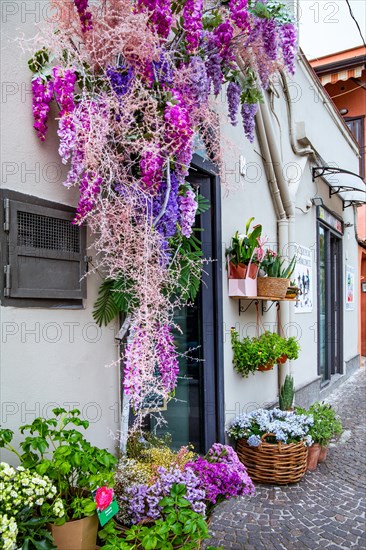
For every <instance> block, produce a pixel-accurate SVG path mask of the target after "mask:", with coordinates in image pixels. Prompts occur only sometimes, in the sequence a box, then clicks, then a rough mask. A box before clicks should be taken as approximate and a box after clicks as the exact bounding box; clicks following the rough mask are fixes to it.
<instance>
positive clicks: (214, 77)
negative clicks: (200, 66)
mask: <svg viewBox="0 0 366 550" xmlns="http://www.w3.org/2000/svg"><path fill="white" fill-rule="evenodd" d="M221 61H222V59H221V56H220V55H219V54H218V53H217V52H216V51H214V50H213V51H211V52H209V54H208V56H207V62H206V68H207V76H208V77H209V78H210V80H211V82H212V84H213V89H214V94H215V95H219V93H220V92H221V88H222V71H221Z"/></svg>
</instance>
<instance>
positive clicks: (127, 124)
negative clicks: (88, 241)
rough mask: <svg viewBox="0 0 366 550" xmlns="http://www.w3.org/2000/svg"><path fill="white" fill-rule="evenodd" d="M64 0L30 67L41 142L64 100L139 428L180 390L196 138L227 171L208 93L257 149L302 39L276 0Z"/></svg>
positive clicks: (192, 281)
mask: <svg viewBox="0 0 366 550" xmlns="http://www.w3.org/2000/svg"><path fill="white" fill-rule="evenodd" d="M54 4H56V5H57V6H59V7H60V10H59V11H58V13H60V14H61V15H62V17H61V18H60V20H59V21H57V24H51V23H50V24H49V25H48V26H46V27H45V29H44V31H43V39H44V44H45V47H44V48H43V49H42V50H39V51H38V52H37V53H36V54H35V55H34V56H33V58H32V60H31V61H30V63H29V65H30V68H31V69H32V70H33V72H34V79H33V84H32V90H33V112H34V118H35V123H34V127H35V129H36V130H37V135H38V137H39V138H40V139H41V140H42V141H43V140H44V139H45V135H46V132H47V125H46V123H47V118H48V114H49V106H50V102H51V99H52V97H54V99H55V101H56V102H57V104H58V106H59V109H60V112H59V116H58V118H59V127H58V135H59V138H60V146H59V154H60V156H61V158H62V161H63V162H64V163H69V165H70V169H69V173H68V176H67V179H66V182H65V185H66V186H71V185H78V186H79V190H80V200H79V204H78V206H77V214H76V217H75V220H74V223H76V224H82V223H87V224H88V225H89V227H90V229H91V231H92V232H93V233H94V235H95V248H96V251H97V252H98V253H100V255H99V257H100V265H99V267H100V268H101V269H104V272H105V276H106V279H105V281H104V283H103V284H102V286H101V289H100V295H99V298H98V302H97V304H96V309H95V312H94V314H95V318H96V320H97V321H98V322H100V323H103V322H105V323H107V322H109V321H110V320H111V319H113V318H114V317H115V316H116V315H117V314H118V313H119V312H121V311H123V312H125V313H126V314H127V315H128V316H129V317H130V319H131V327H130V337H129V341H128V345H127V348H126V354H125V365H126V366H125V391H126V393H128V394H129V395H130V396H131V402H132V405H133V407H134V410H135V412H136V413H137V418H138V420H139V421H140V420H141V417H142V415H143V414H144V412H143V411H144V399H145V398H146V396H148V395H150V394H151V387H152V386H153V387H154V392H155V393H156V396H157V399H161V398H164V399H169V398H170V397H171V396H172V394H173V393H174V388H175V385H176V382H177V376H178V358H177V355H176V351H175V348H174V342H173V336H172V329H173V328H174V322H173V313H174V309H175V308H176V307H181V306H182V305H184V304H185V303H186V300H187V298H188V297H190V298H191V299H193V298H194V295H195V293H196V292H197V291H198V286H199V279H200V271H201V256H200V255H201V252H200V249H199V241H197V239H196V237H195V235H194V229H195V228H194V225H195V220H196V215H197V213H198V212H200V211H202V209H203V208H204V201H203V199H202V197H200V196H199V195H198V194H197V190H195V189H193V188H191V187H189V186H188V185H187V184H186V182H185V177H186V175H187V174H188V169H189V166H190V163H191V160H192V155H193V152H194V146H195V139H196V138H197V137H198V136H200V139H201V142H202V144H203V145H204V147H205V149H206V152H207V156H208V157H209V158H210V159H211V160H212V161H213V162H215V163H216V164H217V166H218V168H219V169H220V167H221V156H220V142H219V140H220V138H219V131H218V128H217V124H218V122H217V116H216V114H215V112H214V108H213V105H212V104H211V100H210V92H211V91H212V92H213V93H214V95H218V94H219V93H220V92H221V89H222V86H223V85H224V84H227V98H228V107H229V109H228V117H229V120H230V122H231V124H233V125H234V126H235V125H236V124H237V123H238V116H239V114H238V113H239V111H240V112H241V118H242V120H243V126H244V133H245V135H246V136H247V138H248V139H249V140H250V141H251V142H252V141H253V140H254V117H255V113H256V111H257V105H258V102H260V101H261V97H262V96H261V90H262V88H263V87H264V88H265V87H266V86H268V82H269V79H270V76H271V75H272V74H273V73H274V72H275V71H276V70H278V69H279V68H283V67H286V68H287V69H288V71H289V72H290V73H291V74H293V72H294V60H295V54H296V31H295V27H294V25H293V24H292V22H291V18H290V17H289V15H288V13H287V11H286V9H285V8H284V6H283V5H281V4H279V3H275V2H273V1H270V0H268V1H265V0H263V2H259V1H255V0H230V2H229V5H228V7H214V8H209V9H205V10H204V8H203V1H202V0H186V1H184V0H180V1H179V2H171V1H170V0H137V1H136V2H135V1H133V0H101V2H100V4H99V5H98V6H90V5H89V4H88V1H87V0H74V6H73V5H72V3H67V6H66V5H64V3H63V2H62V1H61V0H54ZM69 4H71V5H69ZM51 52H52V55H51ZM237 59H240V66H241V67H242V68H244V70H242V72H241V74H240V73H239V71H238V67H237V64H236V60H237ZM197 243H198V244H197ZM157 373H158V374H157Z"/></svg>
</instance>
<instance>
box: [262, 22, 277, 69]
mask: <svg viewBox="0 0 366 550" xmlns="http://www.w3.org/2000/svg"><path fill="white" fill-rule="evenodd" d="M262 36H263V47H264V51H265V52H266V54H267V56H268V57H269V59H271V60H272V61H276V59H277V25H276V22H275V21H274V20H273V19H265V20H263V21H262Z"/></svg>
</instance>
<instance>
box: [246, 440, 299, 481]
mask: <svg viewBox="0 0 366 550" xmlns="http://www.w3.org/2000/svg"><path fill="white" fill-rule="evenodd" d="M272 435H273V434H265V435H263V436H262V437H261V439H262V443H261V444H260V445H259V446H258V447H250V446H249V445H248V444H247V442H246V439H239V440H238V441H237V448H236V451H237V453H238V457H239V458H240V460H241V462H242V463H243V464H244V465H245V466H246V468H247V470H248V474H249V475H250V477H251V478H252V480H253V481H256V482H258V483H273V484H275V485H286V484H288V483H297V482H298V481H300V479H301V478H302V477H303V476H304V474H305V472H306V462H307V456H308V448H307V447H306V446H305V445H304V443H303V442H302V441H300V442H299V443H289V444H283V443H267V442H266V438H267V437H269V436H272Z"/></svg>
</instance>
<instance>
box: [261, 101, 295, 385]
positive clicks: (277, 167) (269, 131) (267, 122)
mask: <svg viewBox="0 0 366 550" xmlns="http://www.w3.org/2000/svg"><path fill="white" fill-rule="evenodd" d="M260 111H261V113H262V117H263V123H264V127H265V131H266V135H267V142H268V148H269V152H270V155H271V159H272V163H273V168H274V172H275V175H276V180H277V184H278V188H279V190H280V193H281V198H282V203H283V206H284V209H285V212H286V216H287V219H286V220H279V222H278V244H279V250H280V253H281V252H283V251H284V250H286V251H287V249H288V245H289V242H290V235H289V226H290V225H291V226H292V227H294V220H295V207H294V204H293V202H292V200H291V196H290V191H289V187H288V183H287V182H286V181H285V178H284V175H283V172H282V162H281V157H280V154H279V151H278V149H277V145H276V137H275V134H274V131H273V128H272V121H271V117H270V113H269V109H268V106H267V104H266V102H264V103H263V104H261V105H260ZM291 232H293V230H292V231H291ZM280 320H281V324H282V326H283V327H284V329H286V327H288V326H289V327H290V334H291V332H292V331H291V328H292V327H291V316H290V304H289V303H288V302H283V303H282V304H281V309H280ZM291 372H292V368H291ZM289 373H290V365H289V362H286V363H285V364H284V365H280V366H279V386H281V385H282V384H283V382H284V380H285V378H286V374H289Z"/></svg>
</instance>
